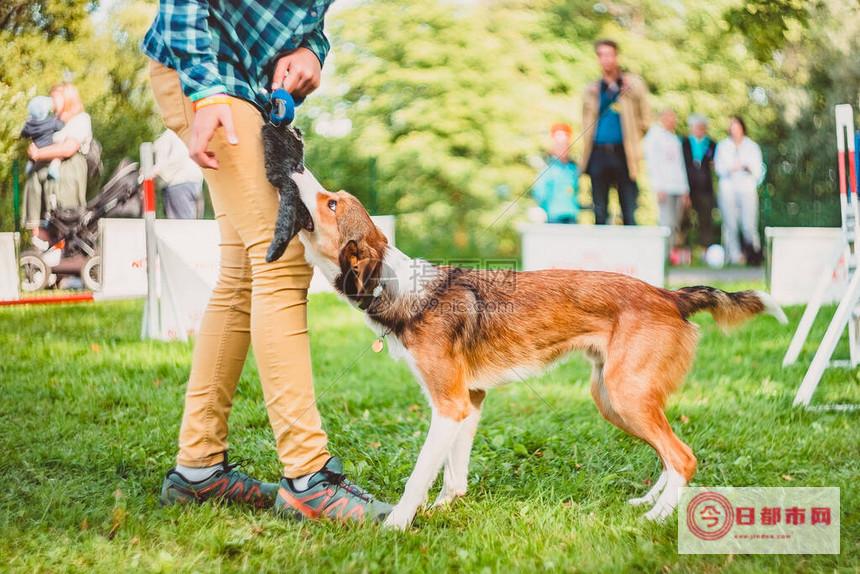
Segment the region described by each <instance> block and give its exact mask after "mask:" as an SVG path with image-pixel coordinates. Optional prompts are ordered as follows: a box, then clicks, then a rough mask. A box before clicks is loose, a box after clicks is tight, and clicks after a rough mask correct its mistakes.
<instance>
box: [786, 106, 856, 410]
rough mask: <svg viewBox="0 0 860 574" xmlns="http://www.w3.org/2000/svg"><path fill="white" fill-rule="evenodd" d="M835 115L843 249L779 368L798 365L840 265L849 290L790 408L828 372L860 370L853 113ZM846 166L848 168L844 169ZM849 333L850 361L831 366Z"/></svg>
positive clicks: (839, 109) (805, 400)
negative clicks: (830, 369)
mask: <svg viewBox="0 0 860 574" xmlns="http://www.w3.org/2000/svg"><path fill="white" fill-rule="evenodd" d="M835 113H836V148H837V157H838V177H839V200H840V205H841V208H842V233H843V236H844V239H845V242H844V245H843V246H842V247H841V248H840V249H838V250H837V251H836V252H835V253H833V254H832V255H831V261H832V263H831V264H830V265H829V266H828V267H827V268H826V272H825V273H823V274H822V276H821V278H820V279H819V282H818V285H817V287H816V289H815V291H814V293H813V295H812V298H811V299H810V301H809V303H808V304H807V306H806V309H805V310H804V312H803V316H802V317H801V319H800V323H799V324H798V326H797V331H796V332H795V334H794V337H793V338H792V340H791V344H790V345H789V347H788V351H786V353H785V357H784V358H783V361H782V364H783V366H788V365H792V364H794V363H795V362H796V361H797V358H798V356H799V355H800V351H801V350H802V349H803V345H804V343H805V342H806V339H807V337H808V336H809V331H810V329H811V328H812V324H813V323H814V322H815V317H816V315H817V314H818V311H819V309H820V308H821V305H822V302H823V299H824V296H825V293H826V291H827V288H828V286H829V285H830V282H831V277H832V276H833V274H834V273H835V272H836V270H837V268H838V267H839V266H840V265H841V264H842V263H843V258H844V262H845V263H846V264H847V267H848V288H847V289H846V290H845V293H844V295H843V296H842V299H841V301H840V303H839V306H838V307H837V309H836V313H835V314H834V315H833V318H832V319H831V321H830V325H829V326H828V327H827V331H826V332H825V334H824V338H823V339H822V340H821V343H820V344H819V346H818V350H817V351H816V353H815V357H814V358H813V359H812V363H810V365H809V369H808V370H807V371H806V375H805V376H804V377H803V382H802V383H801V385H800V388H799V389H798V390H797V395H796V396H795V398H794V404H795V405H796V406H797V405H802V406H809V403H810V402H811V401H812V395H813V393H814V392H815V389H816V388H817V387H818V383H819V382H820V381H821V377H822V376H823V375H824V371H825V370H826V369H827V368H828V367H829V366H835V367H846V366H847V367H852V368H853V367H856V366H857V365H858V364H860V316H858V302H860V273H858V252H857V249H858V223H860V197H858V191H857V169H856V163H855V153H856V151H855V149H854V111H853V109H852V108H851V106H850V105H848V104H840V105H838V106H836V108H835ZM846 163H847V164H848V166H847V168H846ZM846 327H847V328H848V346H849V353H850V355H849V357H850V358H849V360H848V361H831V358H832V357H833V352H834V351H835V349H836V345H837V344H838V343H839V340H840V338H841V337H842V333H843V331H844V330H845V328H846Z"/></svg>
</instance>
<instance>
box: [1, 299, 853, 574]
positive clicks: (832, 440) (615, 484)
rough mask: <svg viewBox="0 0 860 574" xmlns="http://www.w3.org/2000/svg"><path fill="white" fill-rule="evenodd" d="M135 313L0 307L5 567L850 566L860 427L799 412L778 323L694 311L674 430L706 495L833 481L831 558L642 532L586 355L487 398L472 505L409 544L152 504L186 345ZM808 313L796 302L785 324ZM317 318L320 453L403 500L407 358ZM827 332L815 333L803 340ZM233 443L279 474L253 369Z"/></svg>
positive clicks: (178, 408) (411, 398) (329, 314)
mask: <svg viewBox="0 0 860 574" xmlns="http://www.w3.org/2000/svg"><path fill="white" fill-rule="evenodd" d="M758 287H759V288H760V287H761V285H759V286H758ZM142 310H143V306H142V304H141V302H139V301H132V302H110V303H96V304H92V305H79V306H63V307H57V306H40V307H39V306H34V307H19V308H8V307H7V308H0V349H3V354H4V356H3V360H0V389H2V391H3V400H0V421H2V423H3V431H2V432H0V449H2V452H3V456H2V457H0V475H2V476H3V477H4V478H5V479H6V483H5V487H4V488H3V489H2V490H0V556H2V566H0V569H2V570H3V571H4V572H9V573H17V572H21V573H27V574H29V573H31V572H88V573H89V572H93V573H109V574H114V573H117V572H176V573H180V572H189V573H191V572H310V573H319V572H395V573H400V572H433V573H436V572H510V573H516V572H543V571H549V572H612V573H616V572H678V573H701V572H708V573H737V574H747V573H750V572H786V573H795V572H857V571H858V569H860V546H858V544H860V521H858V517H857V512H856V510H855V509H856V508H857V507H858V504H860V492H858V489H857V476H858V474H860V457H858V448H857V445H858V444H860V425H857V417H856V415H852V414H850V413H834V412H809V411H803V410H800V409H796V408H793V407H792V406H791V400H792V397H793V394H794V391H795V390H796V388H797V385H798V384H799V381H800V380H801V379H802V377H803V373H804V369H805V364H806V363H807V361H808V360H809V359H810V358H811V353H812V352H813V348H812V347H809V348H807V349H806V350H805V352H804V354H803V356H802V359H801V361H800V363H798V364H797V365H795V366H792V367H790V368H787V369H783V368H782V367H781V366H780V361H781V358H782V353H783V352H784V350H785V348H786V346H787V345H788V342H789V339H790V338H791V334H792V332H793V330H792V328H791V327H789V326H781V325H778V324H777V323H776V322H775V321H774V320H773V319H771V318H770V317H762V318H759V319H756V320H754V321H753V322H752V323H750V324H749V325H746V326H744V327H742V328H740V329H738V330H737V331H735V332H734V333H732V335H731V336H730V337H727V336H725V335H724V334H723V333H721V332H720V331H719V329H717V328H716V326H715V324H714V322H713V320H711V319H710V317H707V316H700V317H697V319H696V322H697V323H698V324H699V325H700V326H701V337H700V344H699V349H698V351H697V356H696V361H695V364H694V367H693V371H692V372H691V373H690V376H689V377H688V378H687V381H686V383H685V384H684V386H683V387H681V389H679V391H678V392H677V393H676V394H675V396H674V397H673V398H672V399H671V400H670V406H669V409H668V413H667V415H668V420H669V422H670V424H671V425H672V426H673V428H675V430H676V432H677V433H678V435H679V437H680V438H681V439H682V440H684V441H685V442H687V443H689V444H690V446H691V447H692V448H693V450H694V452H695V453H696V455H697V456H698V459H699V469H698V474H697V476H696V478H695V481H696V484H697V485H700V486H712V485H735V486H748V485H759V486H837V487H840V488H841V493H842V499H841V507H842V509H843V510H842V521H841V529H842V536H841V540H842V548H841V554H839V555H832V556H827V555H818V556H791V555H788V556H749V555H734V556H706V555H679V554H678V553H677V522H675V520H674V519H670V520H669V521H668V522H667V523H666V524H664V525H654V524H650V523H648V522H645V521H643V520H642V519H641V514H642V513H643V512H644V510H643V509H642V508H641V507H640V508H634V507H631V506H629V505H628V504H627V502H626V501H627V499H628V498H631V497H634V496H641V495H642V494H643V493H644V492H645V491H646V490H648V488H649V484H650V483H651V482H652V481H654V480H656V478H657V475H658V463H657V460H656V457H655V456H654V453H653V451H652V449H651V448H650V447H648V446H647V445H644V444H643V443H641V442H639V441H637V440H634V439H632V438H630V437H629V436H627V435H626V434H624V433H623V432H621V431H619V430H617V429H615V428H614V427H613V426H612V425H610V424H609V423H607V422H606V421H605V420H603V418H602V417H601V416H600V415H599V413H598V412H597V409H596V408H595V407H594V404H593V402H592V399H591V396H590V393H589V384H588V380H589V372H590V371H589V367H588V365H587V363H586V361H585V360H583V359H581V358H577V359H574V360H572V361H570V362H567V363H564V364H562V365H559V366H558V368H555V369H553V370H551V371H549V372H548V373H546V374H544V375H542V376H540V377H535V378H532V379H530V380H529V381H528V383H527V384H526V383H517V384H512V385H509V386H506V387H502V388H499V389H496V390H493V391H491V392H490V393H489V396H488V398H487V401H486V403H485V404H486V406H485V407H484V415H483V419H482V421H481V425H480V427H479V428H478V433H477V437H476V442H475V449H474V452H473V455H472V463H471V467H470V472H469V492H468V494H467V495H466V497H465V498H463V499H462V500H460V501H457V502H456V503H454V504H453V505H452V506H451V507H450V508H448V509H444V510H437V511H432V512H428V511H421V512H419V514H418V517H417V520H416V523H415V528H414V529H413V530H411V531H410V532H406V533H400V532H387V531H383V530H381V529H380V528H378V527H377V526H375V525H365V526H359V527H344V526H342V525H337V524H332V523H320V522H295V521H292V520H283V519H279V518H277V517H275V516H273V515H272V514H270V513H268V512H253V511H250V510H243V509H240V508H236V507H218V506H213V505H205V506H200V507H193V508H184V509H183V508H159V506H158V489H159V486H160V484H161V479H162V478H163V476H164V473H165V472H166V471H167V469H168V468H170V467H171V466H172V465H173V464H174V457H175V455H176V436H177V433H178V431H179V424H180V419H181V416H182V400H183V396H184V391H185V383H186V381H187V378H188V369H189V364H190V360H191V345H189V344H182V343H161V342H153V341H147V342H142V341H141V340H140V320H141V316H142ZM800 313H801V309H800V308H793V309H790V310H789V316H790V317H791V319H792V321H793V324H796V322H797V320H798V319H799V318H800ZM825 314H827V313H825ZM308 316H309V319H310V325H309V327H310V335H311V346H312V349H313V363H314V364H313V368H314V375H315V381H316V397H317V402H318V405H319V408H320V411H321V415H322V418H323V421H324V424H325V428H326V431H327V432H328V435H329V441H330V444H329V448H330V449H331V451H332V452H333V453H335V454H337V455H338V456H341V457H342V458H343V459H344V460H345V462H346V463H347V471H348V473H349V476H350V478H354V479H356V480H357V482H358V483H359V484H361V485H362V486H366V487H367V488H368V489H369V490H370V491H371V492H373V493H374V494H377V495H379V496H380V497H382V498H383V499H385V500H395V499H396V498H397V497H398V496H399V495H400V493H401V492H402V490H403V485H404V482H405V480H406V478H407V477H408V475H409V472H410V471H411V470H412V467H413V465H414V464H415V460H416V457H417V456H418V450H419V449H420V447H421V443H422V442H423V440H424V436H425V434H426V432H427V427H428V424H429V419H430V410H429V408H428V407H427V405H426V399H425V397H424V395H423V393H422V392H421V390H420V388H419V386H418V385H417V384H416V383H415V382H414V380H413V378H412V375H411V373H410V372H409V368H408V367H407V366H406V365H405V364H403V363H396V362H394V361H393V360H392V359H391V358H390V357H389V356H388V354H387V353H379V354H375V353H371V352H370V351H369V350H368V347H369V345H370V343H371V341H372V340H373V334H372V333H371V332H370V331H369V330H368V329H367V327H366V325H365V324H364V320H363V318H362V316H361V314H360V313H358V312H357V311H355V310H354V309H352V308H351V307H349V306H348V305H346V304H345V303H343V302H341V301H340V300H338V299H336V298H335V297H334V296H332V295H315V296H311V298H310V306H309V314H308ZM825 327H826V321H819V322H817V323H816V325H815V328H814V331H813V334H812V339H814V340H818V339H819V338H820V337H821V335H822V334H823V332H824V329H825ZM48 349H50V352H48ZM840 353H842V355H841V356H846V355H845V353H847V349H845V348H842V349H840ZM359 356H360V357H361V360H356V358H357V357H359ZM344 373H346V374H344ZM815 401H816V402H821V403H824V402H834V401H835V402H857V401H860V385H858V384H857V373H856V372H849V371H845V370H840V369H833V370H828V372H827V374H826V375H825V379H824V380H823V381H822V383H821V386H820V388H819V391H818V392H817V393H816V396H815ZM230 448H231V451H230V455H231V460H244V461H246V462H244V463H243V469H245V470H248V471H249V472H252V473H254V474H255V475H257V476H259V477H260V478H261V479H264V480H275V479H277V477H278V476H279V475H280V465H279V464H278V461H277V458H276V456H275V448H274V438H273V436H272V430H271V427H270V425H269V422H268V418H267V415H266V409H265V401H264V398H263V394H262V391H261V387H260V384H259V375H258V372H257V368H256V366H255V363H254V361H253V360H249V362H248V365H247V367H246V369H245V371H244V373H243V375H242V377H241V380H240V381H239V387H238V393H237V395H236V398H235V401H234V403H233V408H232V414H231V417H230ZM437 488H438V483H437ZM434 496H435V491H434V492H433V493H431V498H430V500H433V497H434Z"/></svg>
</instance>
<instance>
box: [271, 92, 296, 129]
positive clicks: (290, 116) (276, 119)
mask: <svg viewBox="0 0 860 574" xmlns="http://www.w3.org/2000/svg"><path fill="white" fill-rule="evenodd" d="M302 101H303V99H301V98H300V99H299V100H298V101H296V99H294V98H293V95H292V94H291V93H290V92H288V91H287V90H285V89H284V88H278V89H277V90H275V91H274V92H272V96H271V98H270V102H271V104H272V110H271V112H269V119H270V121H271V122H272V123H273V124H274V125H276V126H279V125H281V124H287V125H289V124H291V123H292V122H293V120H294V119H295V117H296V106H299V105H301V103H302Z"/></svg>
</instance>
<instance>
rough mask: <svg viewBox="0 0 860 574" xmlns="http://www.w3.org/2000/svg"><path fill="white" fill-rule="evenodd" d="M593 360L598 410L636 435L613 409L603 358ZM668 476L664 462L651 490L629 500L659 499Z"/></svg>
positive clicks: (635, 503)
mask: <svg viewBox="0 0 860 574" xmlns="http://www.w3.org/2000/svg"><path fill="white" fill-rule="evenodd" d="M592 362H593V366H592V370H591V396H592V398H593V399H594V404H596V405H597V410H599V411H600V414H601V415H603V418H605V419H606V420H607V421H609V422H610V423H612V424H614V425H615V426H617V427H618V428H620V429H621V430H623V431H625V432H627V433H630V434H633V435H635V434H636V433H635V432H634V431H633V430H632V429H629V428H627V425H625V423H624V420H623V419H622V418H621V416H619V414H618V413H616V412H615V411H614V410H613V409H612V404H611V402H610V401H609V396H608V394H607V391H606V387H605V386H604V383H603V368H604V364H603V359H601V358H597V357H592ZM661 462H662V461H661ZM667 476H668V473H667V472H666V465H665V463H663V471H662V472H661V473H660V477H659V478H658V479H657V482H655V483H654V486H652V487H651V490H649V491H648V493H647V494H646V495H645V496H642V497H638V498H631V499H630V500H628V501H627V502H628V503H630V504H631V505H633V506H640V505H643V504H651V503H653V502H654V501H655V500H657V497H658V496H660V493H661V492H662V491H663V487H665V486H666V479H667Z"/></svg>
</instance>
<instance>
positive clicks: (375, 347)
mask: <svg viewBox="0 0 860 574" xmlns="http://www.w3.org/2000/svg"><path fill="white" fill-rule="evenodd" d="M383 347H385V344H384V343H383V342H382V339H381V338H380V339H377V340H375V341H374V342H373V346H372V347H371V349H373V352H374V353H378V352H380V351H381V350H382V349H383Z"/></svg>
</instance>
